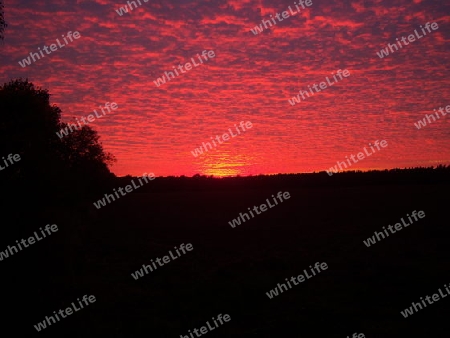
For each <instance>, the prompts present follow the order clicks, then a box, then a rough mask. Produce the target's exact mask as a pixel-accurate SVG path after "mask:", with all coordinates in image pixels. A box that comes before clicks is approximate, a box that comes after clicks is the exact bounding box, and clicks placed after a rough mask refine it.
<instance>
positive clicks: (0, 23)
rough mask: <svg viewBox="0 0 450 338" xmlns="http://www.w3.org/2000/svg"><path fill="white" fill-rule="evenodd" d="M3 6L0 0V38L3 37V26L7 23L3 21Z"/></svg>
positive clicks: (6, 25)
mask: <svg viewBox="0 0 450 338" xmlns="http://www.w3.org/2000/svg"><path fill="white" fill-rule="evenodd" d="M3 8H4V5H3V1H2V0H0V40H3V39H4V38H5V37H4V35H3V32H4V31H5V28H6V27H8V24H7V23H6V22H5V12H4V10H3Z"/></svg>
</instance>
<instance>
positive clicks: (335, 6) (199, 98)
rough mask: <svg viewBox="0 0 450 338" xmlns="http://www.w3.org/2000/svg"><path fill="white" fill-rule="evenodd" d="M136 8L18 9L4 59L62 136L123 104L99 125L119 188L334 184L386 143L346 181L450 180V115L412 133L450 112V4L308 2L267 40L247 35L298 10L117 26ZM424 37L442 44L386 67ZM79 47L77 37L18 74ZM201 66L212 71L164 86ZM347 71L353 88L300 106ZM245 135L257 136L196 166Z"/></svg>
mask: <svg viewBox="0 0 450 338" xmlns="http://www.w3.org/2000/svg"><path fill="white" fill-rule="evenodd" d="M136 2H137V0H136ZM297 2H298V1H297ZM126 3H127V2H126V1H121V2H118V1H110V0H70V1H69V0H46V1H34V0H8V1H6V4H5V19H6V21H7V23H8V25H9V27H8V28H7V29H6V30H5V40H4V43H2V44H0V49H1V53H0V65H1V68H0V76H1V83H2V84H3V83H5V82H8V81H9V80H10V79H15V78H19V77H22V78H28V79H29V80H30V81H31V82H33V83H34V84H35V85H38V86H40V87H43V88H46V89H49V91H50V94H52V96H51V103H52V104H56V105H58V106H59V107H60V108H61V109H62V111H63V114H62V119H63V121H64V122H72V121H73V120H74V118H80V117H82V116H87V115H89V114H91V113H92V112H93V110H94V109H98V107H99V106H100V105H104V104H105V102H116V103H117V105H118V109H117V110H115V111H113V112H111V113H109V114H107V115H106V116H104V117H102V118H100V119H96V120H95V121H94V122H92V123H91V124H90V125H91V126H92V127H93V128H94V129H96V130H97V131H98V132H99V134H100V136H101V141H102V142H103V145H104V147H105V149H106V150H107V151H109V152H111V153H113V154H114V155H115V156H116V158H117V163H116V164H115V165H114V166H113V167H112V171H113V172H114V173H115V174H117V175H119V176H122V175H126V174H131V175H139V176H140V175H142V174H143V173H145V172H153V173H154V174H155V175H156V176H168V175H177V176H178V175H187V176H192V175H194V174H197V173H199V174H204V175H214V176H224V175H241V176H245V175H256V174H273V173H297V172H312V171H323V170H328V169H329V168H330V167H331V166H334V165H335V164H336V162H337V161H343V160H344V159H345V156H350V155H351V154H357V153H358V152H360V151H362V149H363V148H364V147H365V146H368V144H369V143H373V142H374V141H376V140H379V141H381V140H386V141H387V143H388V146H387V147H386V148H384V149H382V150H381V151H379V152H377V153H375V154H373V155H372V156H370V157H368V158H366V159H364V160H361V161H360V162H358V163H357V164H354V165H352V166H351V167H350V169H362V170H367V169H385V168H394V167H412V166H431V165H437V164H439V163H443V164H450V146H449V144H450V113H449V114H447V116H445V117H441V118H440V119H439V120H437V121H436V122H432V123H431V124H429V125H427V126H426V127H423V128H422V129H420V130H418V129H417V128H416V127H415V125H414V123H417V121H418V120H422V119H423V118H424V117H425V114H431V113H433V109H435V108H436V109H437V108H439V107H445V106H447V105H450V80H449V79H447V78H448V77H449V75H450V62H449V61H450V56H449V55H450V54H449V52H450V29H449V28H450V2H448V1H436V0H429V1H421V0H385V1H380V0H379V1H362V0H355V1H354V0H351V1H348V0H326V1H324V0H321V1H319V0H312V5H311V6H310V7H306V9H303V10H302V11H301V12H300V13H298V14H296V15H294V16H290V17H288V18H286V19H284V20H283V21H282V22H278V20H277V23H276V25H273V26H272V27H269V28H268V29H264V31H263V32H262V33H260V34H257V35H254V34H253V33H252V32H251V31H250V30H251V29H253V28H254V27H255V26H257V25H259V24H261V20H263V19H266V20H267V19H269V18H270V15H273V16H275V14H276V13H280V14H281V13H282V12H283V11H286V10H288V7H289V6H291V8H292V9H293V10H294V11H295V5H294V0H292V1H290V0H281V1H266V0H164V1H159V0H158V1H152V0H150V1H149V2H144V0H141V4H142V5H140V6H138V8H137V9H134V10H132V11H131V12H129V13H125V14H123V15H122V16H120V15H119V14H118V13H117V12H116V10H118V9H119V8H120V7H124V6H125V5H126ZM427 22H430V23H432V22H436V23H437V24H438V26H439V28H438V29H437V30H434V31H431V33H428V34H427V35H426V36H423V37H422V38H420V39H416V41H414V42H411V43H410V44H409V45H407V46H403V48H401V49H399V50H398V51H395V52H394V53H392V54H391V53H390V55H389V56H387V57H384V58H383V59H381V58H380V57H378V55H377V52H379V51H380V50H381V49H383V48H386V47H387V44H388V43H391V44H392V43H394V42H395V39H396V38H399V40H400V39H401V37H403V36H405V37H407V36H408V35H410V34H413V33H414V30H415V29H417V30H418V31H419V32H421V31H420V25H422V26H424V25H425V24H426V23H427ZM69 31H72V32H74V31H78V32H79V33H80V35H81V37H80V38H79V39H77V40H74V41H73V42H71V43H69V44H68V45H66V46H64V47H62V48H58V49H57V50H56V51H53V52H52V53H51V54H49V55H45V57H43V58H41V59H40V60H37V61H36V62H33V63H31V64H30V65H29V66H26V67H24V68H22V67H21V66H20V65H19V61H22V60H23V59H24V58H26V57H28V56H29V53H30V52H37V50H38V47H40V48H41V49H42V47H43V46H44V45H47V46H48V45H50V44H53V43H55V41H56V39H58V38H59V39H60V40H61V38H62V35H63V34H64V35H66V34H67V32H69ZM422 35H423V34H422ZM61 41H62V40H61ZM204 50H206V51H209V50H213V51H214V53H215V57H214V58H211V59H208V61H205V62H204V63H203V64H201V65H199V66H197V67H193V69H191V70H189V71H186V73H184V74H180V75H179V76H176V77H175V78H174V79H172V80H170V81H168V82H166V83H165V84H163V85H161V86H160V87H157V86H156V85H155V83H154V82H153V81H154V80H156V79H157V78H158V77H162V75H163V74H164V72H165V71H171V70H173V67H174V66H178V65H179V64H183V65H184V64H185V63H186V62H189V61H190V60H191V58H193V57H196V55H197V53H199V54H201V53H202V52H203V51H204ZM197 60H198V59H197ZM339 69H342V70H344V69H347V70H348V71H349V72H350V76H349V77H347V78H344V79H343V80H341V81H339V82H337V83H335V84H334V85H333V86H331V87H328V88H326V89H324V90H322V91H321V92H319V93H315V94H314V95H312V96H311V97H309V98H307V99H306V100H304V101H302V102H300V103H298V104H296V105H294V106H291V105H290V104H289V102H288V99H291V98H292V97H293V96H295V95H297V94H298V92H299V90H306V89H307V87H308V85H309V86H312V85H313V84H314V83H316V84H319V83H320V82H322V81H325V77H326V76H331V73H335V72H336V71H337V70H339ZM241 121H244V122H245V121H250V122H251V123H252V125H253V127H252V128H251V129H248V130H247V131H245V132H242V133H241V134H240V135H238V136H237V137H234V138H231V139H230V140H229V141H227V142H225V143H224V144H221V145H218V146H217V147H216V148H215V149H213V150H209V151H207V152H205V153H204V154H202V155H199V156H198V157H194V156H193V155H192V153H191V151H194V149H195V148H198V147H200V146H201V144H202V142H207V141H210V140H211V137H215V136H216V135H223V134H224V133H226V132H227V131H228V129H229V128H232V130H235V128H234V124H238V123H240V122H241Z"/></svg>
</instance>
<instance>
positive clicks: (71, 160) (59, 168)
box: [0, 79, 115, 193]
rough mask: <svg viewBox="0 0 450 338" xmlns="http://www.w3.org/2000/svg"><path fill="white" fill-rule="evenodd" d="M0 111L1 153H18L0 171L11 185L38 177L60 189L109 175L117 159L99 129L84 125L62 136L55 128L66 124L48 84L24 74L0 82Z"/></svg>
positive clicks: (108, 176) (85, 184)
mask: <svg viewBox="0 0 450 338" xmlns="http://www.w3.org/2000/svg"><path fill="white" fill-rule="evenodd" d="M0 115H1V116H0V157H3V156H7V155H8V154H19V155H20V158H21V160H20V161H19V162H17V163H15V164H13V165H11V166H10V167H8V168H7V170H3V171H2V172H1V175H0V180H1V181H7V182H8V184H9V185H14V186H15V185H17V184H19V185H21V186H24V185H28V184H31V183H32V184H34V187H35V188H36V187H37V186H36V184H38V182H40V186H41V187H45V188H46V190H50V189H48V188H49V187H51V190H52V191H54V192H57V191H60V192H62V191H64V190H67V189H68V187H70V189H72V190H77V189H81V188H86V187H90V186H91V185H96V184H97V183H98V182H100V181H102V180H105V179H109V178H110V177H111V176H113V174H111V173H110V171H109V166H110V165H111V164H112V163H113V162H114V161H115V159H114V157H113V155H111V154H109V153H106V152H105V151H104V150H103V147H102V145H101V143H100V142H99V136H98V134H97V132H96V131H95V130H93V129H92V128H90V127H89V126H84V127H83V128H81V129H80V130H77V131H74V132H73V133H71V134H69V135H67V136H65V137H63V138H62V139H60V138H59V137H58V136H57V135H56V132H58V131H60V130H61V128H65V127H66V124H65V123H62V122H61V121H60V119H61V109H60V108H58V107H57V106H55V105H51V104H50V94H49V93H48V91H47V90H45V89H41V88H38V87H35V86H34V85H33V84H32V83H31V82H29V81H28V79H27V80H22V79H18V80H12V81H10V82H9V83H5V84H4V86H2V87H0ZM0 164H3V161H0ZM36 178H39V180H38V182H36ZM80 184H81V185H80ZM72 190H71V193H72V192H73V191H72Z"/></svg>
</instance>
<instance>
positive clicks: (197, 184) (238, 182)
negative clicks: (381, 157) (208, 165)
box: [116, 165, 450, 193]
mask: <svg viewBox="0 0 450 338" xmlns="http://www.w3.org/2000/svg"><path fill="white" fill-rule="evenodd" d="M131 179H132V177H131V176H126V177H120V178H117V179H116V184H117V185H119V186H120V185H125V184H128V182H130V180H131ZM419 184H450V165H448V166H446V165H438V166H437V167H416V168H407V169H406V168H405V169H390V170H387V169H386V170H370V171H366V172H363V171H345V172H341V173H337V174H333V176H329V175H328V174H327V173H326V172H325V171H321V172H318V173H304V174H278V175H257V176H247V177H239V176H238V177H224V178H215V177H213V176H202V175H198V174H197V175H194V176H193V177H185V176H180V177H175V176H169V177H157V178H156V179H155V180H154V181H152V182H151V184H148V185H145V186H144V187H142V189H139V192H150V193H151V192H162V191H201V190H239V189H260V188H264V189H271V188H273V189H282V188H283V189H287V188H296V187H356V186H366V185H419Z"/></svg>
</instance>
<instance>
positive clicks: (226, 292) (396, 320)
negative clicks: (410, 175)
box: [11, 184, 450, 338]
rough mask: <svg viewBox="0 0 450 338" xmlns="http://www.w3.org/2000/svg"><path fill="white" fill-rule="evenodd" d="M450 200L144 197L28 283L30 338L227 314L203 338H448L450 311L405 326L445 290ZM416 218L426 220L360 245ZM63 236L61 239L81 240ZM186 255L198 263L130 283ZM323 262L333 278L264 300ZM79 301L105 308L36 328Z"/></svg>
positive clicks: (251, 193)
mask: <svg viewBox="0 0 450 338" xmlns="http://www.w3.org/2000/svg"><path fill="white" fill-rule="evenodd" d="M278 191H289V193H290V195H291V198H290V199H288V200H286V201H285V202H283V203H281V204H279V205H277V206H275V207H274V208H272V209H269V210H268V211H266V212H265V213H263V214H261V215H259V216H256V217H255V218H253V219H251V220H250V221H247V222H245V223H243V224H241V225H239V226H237V227H236V228H232V227H231V226H230V225H229V224H228V222H229V221H231V220H232V219H233V218H235V217H237V216H238V214H239V213H240V212H244V211H246V210H247V208H248V207H253V206H254V205H260V204H261V203H263V202H264V201H265V199H266V198H269V197H270V196H271V195H272V194H276V193H277V192H278ZM448 191H449V186H448V185H446V184H426V185H375V186H359V187H334V188H332V187H329V188H327V187H319V188H314V187H303V188H292V189H290V188H288V187H284V188H283V189H281V188H280V189H274V188H273V187H271V188H270V189H266V188H264V187H263V186H261V187H259V188H257V189H235V190H233V189H231V190H228V191H219V190H218V191H185V192H158V193H152V192H151V191H149V192H145V193H140V192H136V193H133V194H130V195H128V196H126V197H123V198H121V199H119V200H117V201H116V202H114V203H111V204H110V205H108V206H106V207H104V208H102V209H100V210H98V211H97V210H91V214H90V215H91V216H90V217H89V219H88V220H86V224H84V228H83V229H85V230H84V231H83V233H82V235H81V238H80V239H79V240H78V242H77V243H78V244H77V245H76V246H75V247H76V251H75V253H73V252H72V256H67V257H66V256H64V255H66V254H67V253H64V254H61V255H59V254H58V253H55V254H54V255H53V256H52V257H53V258H49V259H48V258H47V262H46V264H47V265H48V266H51V267H52V268H51V269H47V270H45V271H44V270H39V271H42V273H39V274H36V269H35V270H33V269H31V270H29V271H30V272H29V275H28V278H29V279H30V280H33V281H34V283H35V285H36V287H38V288H39V291H36V292H34V291H30V293H29V295H31V296H30V298H29V299H30V300H29V308H30V309H31V308H32V309H33V310H32V311H31V310H30V311H29V314H30V319H29V320H28V321H27V323H23V326H24V327H26V329H27V331H29V333H30V334H33V335H35V334H39V335H41V336H57V335H63V336H73V337H103V336H108V337H138V336H142V335H143V334H145V335H148V336H154V337H181V336H180V335H187V334H188V330H191V331H192V330H193V329H194V328H198V329H199V328H200V327H201V326H204V325H205V323H206V321H208V320H210V322H211V318H212V317H216V316H217V315H218V314H229V315H230V317H231V321H230V322H228V323H226V324H224V325H222V326H220V327H219V328H217V329H216V330H214V331H212V332H209V333H207V335H208V337H211V338H212V337H347V336H348V335H349V336H351V335H352V334H353V333H354V332H358V333H364V334H365V336H366V337H383V338H385V337H448V335H447V334H446V333H444V332H445V331H446V330H444V325H445V324H444V323H446V322H447V321H446V319H447V316H448V309H449V306H450V305H449V303H448V302H449V300H447V299H442V300H440V301H438V302H436V303H435V304H433V305H429V306H428V307H427V308H425V309H423V310H420V311H419V312H417V313H415V314H414V315H412V316H411V317H410V318H406V319H405V318H403V316H402V315H401V314H400V311H402V310H404V309H405V308H407V307H409V306H411V302H413V301H415V302H418V301H419V299H420V297H424V296H426V295H432V294H433V293H436V292H437V290H438V289H439V288H443V286H444V284H447V283H448V282H450V279H449V269H448V262H449V259H450V251H449V249H448V238H449V234H450V228H449V227H448V224H449V222H448V216H447V210H448V209H447V204H448V200H449V199H448ZM93 209H95V208H93ZM413 210H417V211H419V210H423V211H424V212H425V215H426V217H425V218H424V219H421V220H419V221H418V222H415V223H413V224H412V225H411V226H409V227H408V228H406V229H403V230H401V231H399V232H398V233H396V234H393V235H391V236H390V237H388V238H386V239H384V240H381V241H380V242H379V243H377V244H375V245H373V246H371V247H369V248H368V247H366V246H365V245H364V244H363V240H366V239H367V238H368V237H371V236H372V235H373V233H374V231H381V229H382V227H383V226H386V227H387V226H388V225H389V224H392V225H393V224H394V223H397V222H399V220H400V218H401V217H405V216H406V214H407V213H409V214H411V212H412V211H413ZM74 217H75V216H74ZM59 226H60V228H61V238H62V237H63V236H66V237H67V236H68V237H70V236H72V235H73V234H72V232H71V231H72V230H71V229H70V228H69V227H67V228H65V227H64V224H60V225H59ZM54 237H55V238H54V239H51V240H52V241H55V242H56V241H57V237H56V234H55V235H54ZM49 241H50V239H49ZM181 243H185V244H187V243H192V245H193V247H194V249H193V251H192V252H189V253H187V254H185V255H183V256H182V257H180V258H179V259H177V260H174V261H171V262H170V263H168V264H166V265H164V266H163V267H159V268H158V269H157V270H156V271H154V272H150V274H148V275H145V276H144V277H142V278H140V279H138V280H135V279H133V278H132V276H131V273H132V272H135V271H136V270H138V269H140V268H141V267H142V264H149V263H150V260H151V259H155V258H156V257H162V256H164V255H167V254H168V251H169V250H171V249H173V247H175V246H179V245H180V244H181ZM69 246H70V245H69ZM27 250H31V249H27ZM69 251H70V250H69ZM26 254H30V253H29V252H27V253H25V252H24V254H23V256H24V257H25V258H23V259H26ZM35 254H37V255H39V248H36V251H35ZM60 256H62V257H60ZM46 257H47V256H46ZM15 258H16V257H11V260H12V259H15ZM52 260H53V261H52ZM316 262H326V263H327V265H328V269H327V270H326V271H323V272H321V273H320V274H318V275H317V276H315V277H313V278H311V279H309V280H307V281H305V282H304V283H302V284H300V285H297V286H294V287H293V288H292V289H290V290H288V291H285V292H283V293H282V294H281V295H279V296H277V297H274V298H273V299H269V297H268V296H267V295H266V292H269V291H270V290H271V289H273V288H275V287H276V286H277V283H282V282H285V278H290V277H291V276H297V275H299V274H301V273H302V271H303V270H304V269H307V268H308V267H309V265H313V264H314V263H316ZM58 264H63V265H64V268H62V267H61V269H59V268H58V266H59V265H58ZM68 265H70V269H68ZM49 270H50V271H49ZM31 271H34V272H31ZM68 271H69V272H68ZM50 275H51V277H49V276H50ZM84 294H88V295H91V294H92V295H95V297H96V299H97V301H96V303H94V304H92V305H90V306H89V307H87V308H86V309H83V310H82V311H80V312H78V313H76V314H74V315H72V316H70V317H69V318H67V319H63V320H62V321H61V322H59V323H56V324H54V325H51V326H50V327H48V328H47V329H45V330H43V331H42V332H39V333H37V332H36V330H35V329H34V328H33V325H34V324H36V323H37V322H39V321H42V320H43V319H44V318H45V316H46V315H50V314H52V312H53V311H55V310H59V309H60V308H65V307H67V306H69V305H70V303H71V302H73V301H75V300H76V298H77V297H81V296H83V295H84ZM194 337H195V335H194Z"/></svg>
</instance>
